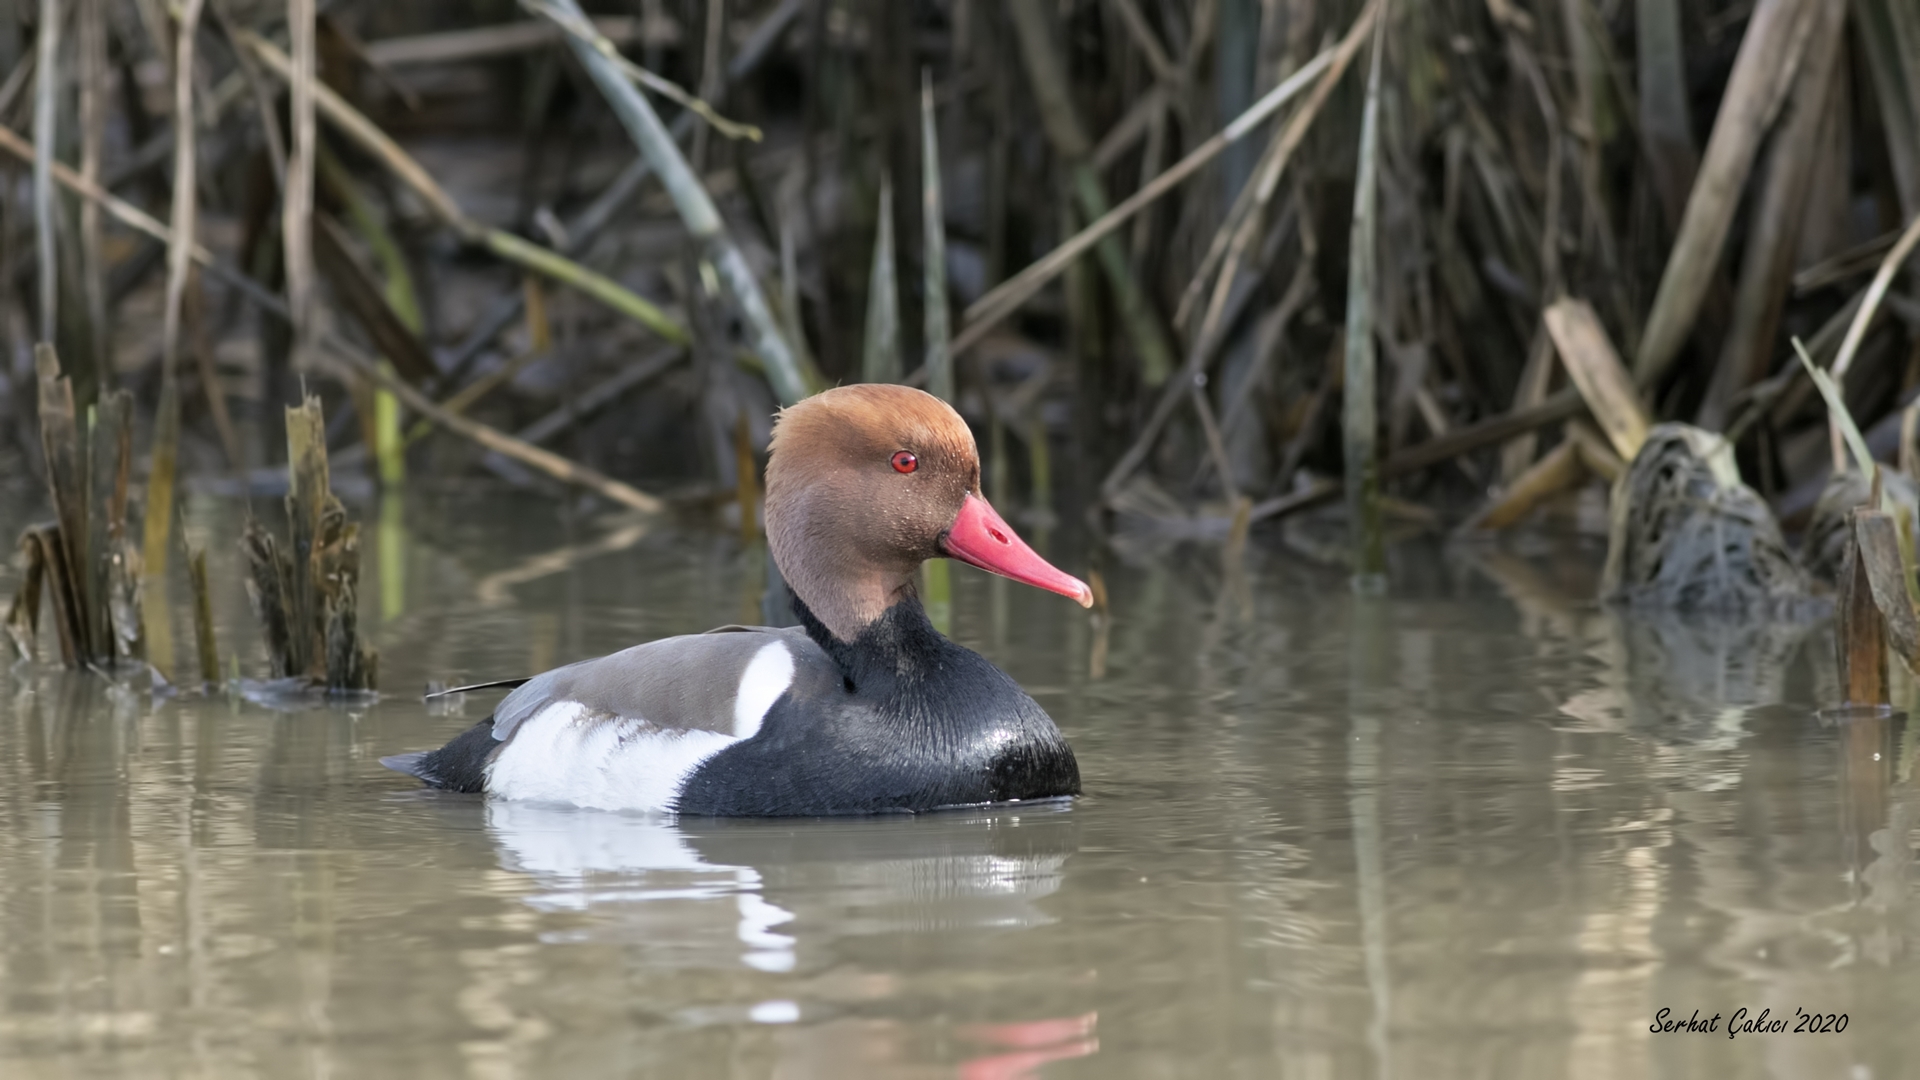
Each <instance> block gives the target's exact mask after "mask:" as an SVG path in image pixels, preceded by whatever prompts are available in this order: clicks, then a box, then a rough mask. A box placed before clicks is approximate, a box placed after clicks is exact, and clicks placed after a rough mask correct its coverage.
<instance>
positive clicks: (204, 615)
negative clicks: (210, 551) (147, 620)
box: [180, 535, 220, 687]
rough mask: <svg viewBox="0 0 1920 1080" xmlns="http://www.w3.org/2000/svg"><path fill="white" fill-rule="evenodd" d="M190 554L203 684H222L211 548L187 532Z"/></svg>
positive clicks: (196, 641)
mask: <svg viewBox="0 0 1920 1080" xmlns="http://www.w3.org/2000/svg"><path fill="white" fill-rule="evenodd" d="M180 543H181V546H182V548H183V549H184V550H185V552H186V556H187V580H188V582H189V583H190V584H191V585H192V587H193V642H194V646H195V650H196V652H197V653H198V655H199V659H200V683H201V685H203V686H207V687H212V686H217V685H219V683H220V650H219V646H218V645H217V644H216V643H215V639H214V632H213V600H212V597H211V596H210V595H209V593H208V590H207V550H206V549H205V548H202V547H197V546H195V545H194V543H193V542H192V541H190V540H188V539H187V538H186V537H185V535H182V536H181V538H180Z"/></svg>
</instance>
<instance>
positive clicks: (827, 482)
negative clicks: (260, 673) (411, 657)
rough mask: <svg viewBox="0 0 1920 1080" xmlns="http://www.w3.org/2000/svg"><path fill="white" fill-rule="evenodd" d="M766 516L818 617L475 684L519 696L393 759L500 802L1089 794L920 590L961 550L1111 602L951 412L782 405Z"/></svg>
mask: <svg viewBox="0 0 1920 1080" xmlns="http://www.w3.org/2000/svg"><path fill="white" fill-rule="evenodd" d="M764 514H765V531H766V538H767V544H768V548H769V551H770V553H771V555H772V558H773V561H774V563H775V565H776V566H777V567H778V568H779V570H780V573H781V576H782V577H783V578H784V579H785V581H786V583H787V587H788V589H789V591H790V592H791V596H792V601H793V611H794V614H795V615H796V617H797V618H798V621H799V625H798V626H793V627H771V626H739V625H730V626H722V627H719V628H717V629H714V630H710V631H707V632H706V633H701V634H688V635H683V636H679V637H669V638H663V639H660V640H657V641H650V642H646V643H644V644H640V645H635V646H632V647H631V648H627V649H623V650H621V651H619V652H616V653H612V654H610V655H607V656H602V657H599V658H598V659H592V660H584V661H581V662H579V663H574V664H569V665H567V666H565V667H560V668H555V669H554V670H552V671H548V672H546V673H544V674H541V675H536V676H533V677H531V678H526V679H509V680H501V681H499V682H494V683H482V684H477V685H475V686H472V687H463V688H462V689H481V688H485V687H512V688H513V689H512V692H511V693H509V694H507V696H506V697H504V698H503V699H501V701H500V703H499V704H498V705H497V706H496V707H495V708H494V710H493V714H492V715H491V716H489V717H488V718H487V719H485V720H482V721H481V722H479V723H478V724H475V725H473V726H472V727H470V728H468V729H467V730H465V731H463V732H461V733H460V734H459V735H457V736H455V737H454V738H453V739H452V740H451V741H450V742H448V743H447V744H446V745H445V746H442V747H440V748H439V749H437V750H429V751H421V752H417V753H409V754H398V755H394V756H391V757H385V758H382V759H381V763H382V764H383V765H385V766H386V767H388V768H390V769H393V770H394V771H396V772H400V773H404V774H407V775H410V776H413V777H416V778H418V779H419V780H421V781H423V782H424V783H425V784H426V785H427V786H429V787H433V788H440V789H444V790H447V791H455V792H472V793H483V794H485V795H486V796H488V797H489V798H494V799H510V800H522V801H528V802H537V803H553V804H571V805H573V806H577V807H582V808H589V809H600V810H616V811H641V812H649V813H660V814H669V815H684V816H701V817H708V816H710V817H801V816H827V815H845V814H888V813H895V814H897V813H909V814H911V813H922V812H926V811H933V810H941V809H949V808H957V807H972V806H982V805H990V804H998V803H1013V802H1022V801H1028V800H1062V799H1067V798H1070V797H1072V796H1075V795H1078V794H1079V793H1080V771H1079V765H1078V762H1077V761H1076V760H1075V758H1074V754H1073V749H1072V747H1071V746H1069V745H1068V743H1067V740H1066V738H1065V737H1064V736H1063V735H1062V734H1061V733H1060V730H1059V728H1058V727H1057V726H1055V724H1054V722H1053V719H1052V718H1051V717H1049V716H1048V715H1047V713H1046V711H1045V710H1044V709H1042V708H1041V707H1040V706H1039V704H1038V703H1037V702H1035V701H1034V700H1033V698H1032V697H1031V696H1030V695H1029V694H1028V693H1027V692H1026V691H1025V690H1023V689H1021V687H1020V685H1019V684H1018V683H1017V682H1015V681H1014V680H1013V679H1012V678H1011V677H1010V676H1008V675H1007V674H1006V673H1005V672H1003V671H1001V670H1000V669H999V668H998V667H995V666H994V665H993V663H992V662H990V661H989V660H987V659H986V658H985V657H983V656H981V655H980V654H978V653H976V652H974V651H972V650H970V649H967V648H965V647H964V646H961V645H959V644H957V643H955V642H953V641H951V640H949V639H948V638H947V637H946V636H945V635H943V634H941V633H940V632H939V631H938V630H937V629H935V627H934V626H933V624H932V622H931V621H929V619H928V618H927V613H926V610H925V608H924V607H922V605H921V602H920V599H919V595H918V591H917V587H916V581H917V579H918V576H919V570H920V566H921V564H922V563H924V562H926V561H927V560H929V559H935V558H948V559H953V560H956V561H958V562H963V563H966V564H968V565H971V566H975V567H978V568H980V569H982V570H986V571H988V572H990V573H994V574H999V575H1002V576H1004V577H1007V578H1010V579H1012V580H1014V581H1018V582H1022V583H1024V584H1027V585H1031V586H1034V587H1037V588H1040V589H1044V590H1046V591H1048V592H1052V593H1057V594H1059V595H1061V596H1065V597H1068V598H1070V599H1072V600H1075V601H1077V602H1078V603H1079V604H1080V605H1081V606H1082V607H1091V606H1092V603H1093V593H1092V590H1091V589H1089V588H1088V586H1087V584H1086V583H1085V582H1084V581H1081V580H1080V579H1079V578H1076V577H1073V576H1072V575H1069V574H1067V573H1065V572H1064V571H1062V570H1060V569H1058V568H1057V567H1055V566H1053V565H1052V564H1051V563H1049V562H1047V561H1046V560H1045V559H1044V558H1042V557H1041V556H1040V555H1039V554H1038V553H1036V552H1035V551H1034V550H1033V549H1032V548H1031V547H1029V546H1028V545H1027V544H1026V543H1025V542H1024V541H1022V540H1021V539H1020V537H1019V536H1018V535H1017V534H1016V533H1015V532H1014V531H1013V529H1012V527H1011V526H1009V525H1008V524H1007V522H1006V521H1005V519H1003V518H1002V517H1001V516H1000V514H999V513H998V512H996V511H995V510H994V508H993V506H992V505H991V504H990V503H988V501H987V499H986V498H985V496H984V495H982V494H981V491H980V455H979V450H978V448H977V446H976V445H975V443H974V439H973V433H972V431H971V430H970V429H969V428H968V427H967V424H966V422H965V421H964V420H963V419H962V418H961V417H960V415H959V414H958V413H956V412H955V411H954V410H953V408H952V407H951V406H949V405H947V404H946V403H945V402H943V401H941V400H940V399H939V398H937V397H935V396H933V395H931V394H928V393H926V392H924V391H921V390H917V389H914V388H912V387H907V386H900V385H895V384H885V383H860V384H854V385H848V386H841V387H836V388H833V389H829V390H825V391H822V392H820V393H818V394H815V395H814V396H812V397H809V398H806V399H804V400H802V401H800V402H799V403H797V404H794V405H791V406H789V407H787V408H785V409H783V410H781V411H780V412H779V413H778V414H777V415H776V417H775V419H774V425H773V434H772V440H771V443H770V445H769V449H768V460H767V469H766V501H765V507H764Z"/></svg>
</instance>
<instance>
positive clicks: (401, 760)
mask: <svg viewBox="0 0 1920 1080" xmlns="http://www.w3.org/2000/svg"><path fill="white" fill-rule="evenodd" d="M499 747H500V743H499V742H498V741H497V740H495V739H494V737H493V717H491V716H489V717H487V718H486V719H485V720H482V721H480V722H479V723H477V724H475V725H473V726H472V727H470V728H468V729H467V730H465V731H463V732H461V733H460V734H458V735H455V736H454V737H453V741H451V742H449V743H447V745H445V746H443V747H441V748H440V749H438V750H421V751H417V752H415V753H411V754H394V755H393V756H392V757H383V758H381V759H380V764H382V765H385V766H386V767H387V768H389V769H392V770H393V771H394V772H398V773H406V774H407V775H408V776H417V777H419V778H420V779H421V780H422V781H425V782H426V783H427V785H428V786H430V787H437V788H442V789H444V790H447V791H466V792H482V791H485V790H487V762H488V761H489V760H491V759H492V757H493V752H494V751H495V750H497V749H499Z"/></svg>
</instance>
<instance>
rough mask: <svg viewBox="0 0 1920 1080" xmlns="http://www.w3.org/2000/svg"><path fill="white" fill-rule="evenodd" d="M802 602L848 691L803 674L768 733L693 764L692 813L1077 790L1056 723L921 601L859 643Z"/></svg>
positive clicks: (873, 809)
mask: <svg viewBox="0 0 1920 1080" xmlns="http://www.w3.org/2000/svg"><path fill="white" fill-rule="evenodd" d="M794 607H795V609H796V611H797V612H799V614H800V616H801V622H802V624H803V625H805V626H806V629H807V633H808V635H809V636H810V637H812V638H813V639H814V640H815V641H816V642H818V643H819V644H820V645H821V647H822V648H824V649H826V650H827V653H828V654H829V655H830V656H832V657H833V660H834V664H835V666H836V667H837V668H838V669H839V675H840V680H839V685H829V684H828V682H827V680H826V679H823V678H814V679H810V680H807V681H806V682H804V683H801V682H796V684H795V685H794V686H792V687H790V688H789V689H788V691H787V693H786V694H785V695H783V696H782V697H781V698H780V700H779V701H777V702H776V703H775V704H774V706H773V708H772V709H771V710H770V711H769V712H768V713H767V717H766V719H765V721H763V723H762V725H761V729H760V734H759V735H758V736H757V737H755V738H753V739H751V740H748V741H746V742H743V743H739V744H737V745H735V746H730V747H728V748H727V749H725V750H723V751H721V752H720V753H718V754H716V755H714V756H713V757H712V758H709V759H708V760H707V761H706V762H705V763H703V764H702V765H701V766H700V767H699V768H698V769H696V770H694V773H693V775H692V776H690V777H688V779H687V783H686V786H685V787H684V788H683V789H682V790H681V793H680V800H679V805H678V809H679V810H680V812H681V813H684V814H711V815H725V816H793V815H814V814H870V813H888V812H914V811H920V810H932V809H936V808H938V807H943V806H959V805H967V804H972V803H986V802H1003V801H1006V800H1010V799H1042V798H1054V797H1058V796H1063V795H1077V794H1079V792H1080V769H1079V766H1078V764H1077V763H1076V762H1075V761H1074V758H1073V749H1072V748H1071V747H1069V746H1068V745H1067V741H1066V739H1064V738H1063V737H1061V735H1060V731H1059V729H1058V728H1056V727H1055V726H1054V724H1053V720H1052V719H1051V718H1049V717H1048V716H1047V714H1046V712H1045V711H1044V710H1042V709H1041V708H1040V706H1039V705H1038V704H1037V703H1035V702H1034V700H1033V698H1031V697H1029V696H1028V695H1027V693H1026V691H1024V690H1022V689H1020V687H1019V684H1017V683H1015V682H1014V681H1013V680H1012V679H1011V678H1009V677H1008V676H1007V674H1006V673H1005V672H1003V671H1001V670H1000V669H999V668H996V667H994V666H993V664H991V663H989V662H988V661H987V659H986V658H985V657H983V656H981V655H979V654H978V653H975V652H973V651H971V650H969V649H965V648H962V647H961V646H959V645H955V644H954V643H953V642H951V641H948V640H947V639H946V638H944V637H942V636H941V635H940V633H939V632H938V631H936V630H935V629H934V628H933V625H932V624H931V623H929V622H928V621H927V617H926V613H925V612H924V611H923V610H922V609H921V607H920V604H919V602H918V601H917V600H911V599H909V600H905V601H902V602H901V603H899V604H896V605H894V606H893V607H892V608H889V609H888V610H887V613H886V614H885V615H884V616H882V617H881V618H880V619H878V620H876V621H875V622H874V624H873V625H872V626H870V627H868V628H867V630H866V631H865V632H864V633H862V634H861V635H860V638H859V639H858V640H857V641H854V642H853V643H851V644H849V643H846V642H841V641H837V640H835V639H834V638H833V636H832V635H831V634H829V633H828V632H827V631H826V630H825V628H824V627H821V626H820V625H819V623H818V622H817V621H816V620H814V619H813V617H812V614H811V613H810V612H808V611H806V609H805V606H804V605H803V604H800V603H799V602H797V601H796V602H795V605H794Z"/></svg>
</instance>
